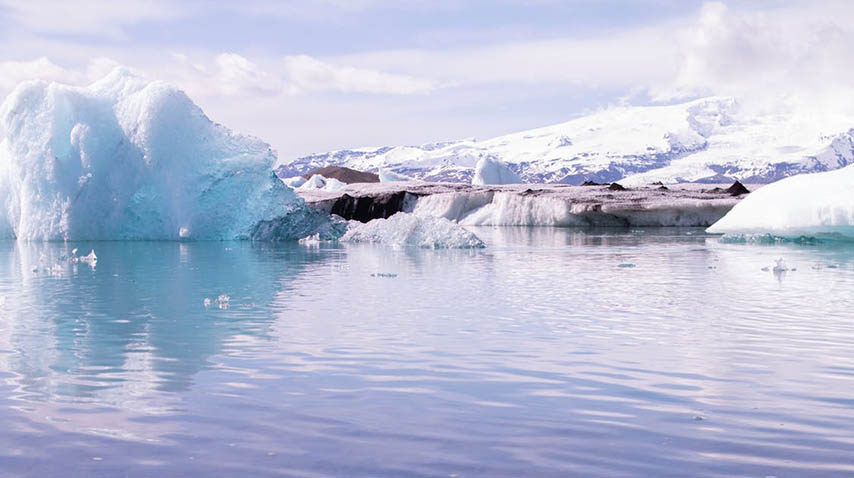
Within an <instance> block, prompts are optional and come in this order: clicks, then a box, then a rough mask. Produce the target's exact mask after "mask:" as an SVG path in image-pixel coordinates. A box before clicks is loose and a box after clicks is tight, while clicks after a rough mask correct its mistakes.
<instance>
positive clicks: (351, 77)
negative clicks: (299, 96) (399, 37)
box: [284, 55, 437, 95]
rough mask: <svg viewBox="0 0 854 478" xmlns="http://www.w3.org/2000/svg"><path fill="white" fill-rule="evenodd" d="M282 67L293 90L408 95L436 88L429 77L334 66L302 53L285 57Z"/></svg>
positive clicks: (427, 91)
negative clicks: (423, 77)
mask: <svg viewBox="0 0 854 478" xmlns="http://www.w3.org/2000/svg"><path fill="white" fill-rule="evenodd" d="M284 66H285V71H284V76H285V78H286V79H287V81H288V82H289V83H290V90H291V92H294V93H298V92H304V91H311V92H322V91H337V92H342V93H374V94H393V95H411V94H422V93H429V92H430V91H433V90H434V89H436V87H437V86H436V85H435V84H434V83H433V82H431V81H429V80H425V79H421V78H416V77H413V76H408V75H395V74H390V73H384V72H382V71H377V70H371V69H367V68H354V67H349V66H338V65H334V64H331V63H327V62H324V61H321V60H318V59H316V58H312V57H310V56H306V55H297V56H288V57H286V58H285V59H284Z"/></svg>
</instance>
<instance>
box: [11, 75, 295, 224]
mask: <svg viewBox="0 0 854 478" xmlns="http://www.w3.org/2000/svg"><path fill="white" fill-rule="evenodd" d="M274 163H275V155H274V153H273V151H272V150H271V149H270V147H269V145H267V144H266V143H264V142H263V141H260V140H258V139H256V138H252V137H249V136H243V135H240V134H237V133H234V132H232V131H230V130H229V129H228V128H226V127H224V126H221V125H219V124H216V123H214V122H212V121H211V120H210V119H208V117H207V116H205V114H204V113H203V112H202V110H201V109H200V108H199V107H198V106H196V105H195V104H194V103H193V102H192V101H191V100H190V98H189V97H187V95H186V94H184V92H182V91H180V90H178V89H176V88H175V87H173V86H170V85H168V84H166V83H162V82H158V81H147V80H145V79H142V78H140V77H138V76H136V75H134V74H132V73H130V72H129V71H127V70H125V69H121V68H119V69H116V70H115V71H113V72H112V73H110V74H109V75H108V76H107V77H105V78H104V79H102V80H100V81H98V82H96V83H93V84H92V85H90V86H88V87H75V86H67V85H62V84H58V83H47V82H42V81H32V82H26V83H23V84H21V85H20V86H18V88H16V89H15V90H14V91H13V92H12V93H11V94H10V95H9V96H8V97H7V98H6V100H5V101H4V102H3V104H2V106H0V234H2V236H3V237H6V238H13V237H17V238H18V239H21V240H76V239H172V240H177V239H184V240H186V239H241V238H249V237H250V236H251V233H252V230H253V228H254V227H255V226H256V225H257V224H258V223H259V222H260V221H273V220H275V219H276V218H281V217H284V216H289V218H290V220H292V221H293V220H295V219H296V218H295V215H299V214H300V213H301V211H302V210H304V209H305V206H304V202H303V201H302V200H301V199H300V198H298V197H297V196H296V195H295V193H294V192H293V191H292V190H291V189H290V188H288V187H287V186H285V184H283V183H282V182H281V181H280V180H278V179H277V178H276V177H275V176H274V175H273V174H272V172H271V170H272V166H273V164H274Z"/></svg>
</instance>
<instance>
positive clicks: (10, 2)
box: [0, 0, 187, 37]
mask: <svg viewBox="0 0 854 478" xmlns="http://www.w3.org/2000/svg"><path fill="white" fill-rule="evenodd" d="M179 5H180V4H179V3H177V2H164V1H162V0H161V1H157V0H122V1H120V2H116V1H112V0H78V1H74V2H70V1H65V0H39V1H37V2H34V1H30V0H0V9H5V10H6V11H7V12H8V15H9V16H10V18H11V19H12V20H13V22H14V24H15V25H16V26H17V27H18V28H20V29H23V30H24V31H27V32H36V33H47V34H58V33H71V34H80V35H90V36H107V37H121V36H122V35H123V31H122V27H123V26H125V25H128V24H134V23H138V22H141V21H146V20H168V19H173V18H178V17H180V16H182V15H184V14H186V12H187V10H186V9H185V8H180V7H179Z"/></svg>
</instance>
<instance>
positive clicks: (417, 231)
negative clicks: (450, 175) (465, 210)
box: [341, 212, 484, 249]
mask: <svg viewBox="0 0 854 478" xmlns="http://www.w3.org/2000/svg"><path fill="white" fill-rule="evenodd" d="M341 241H344V242H347V241H349V242H370V243H377V244H385V245H389V246H394V247H403V246H416V247H422V248H427V249H471V248H479V247H484V244H483V241H481V240H480V239H479V238H478V237H477V236H475V235H474V234H472V233H471V232H469V231H467V230H466V229H464V228H463V227H462V226H459V225H457V224H455V223H453V222H451V221H449V220H447V219H445V218H437V217H427V216H416V215H414V214H408V213H404V212H399V213H397V214H395V215H393V216H391V217H389V218H388V219H374V220H373V221H370V222H367V223H364V224H362V223H360V222H356V221H351V222H350V227H349V229H348V230H347V233H346V234H344V236H343V237H341Z"/></svg>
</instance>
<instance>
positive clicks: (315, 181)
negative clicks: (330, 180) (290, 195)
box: [299, 174, 326, 190]
mask: <svg viewBox="0 0 854 478" xmlns="http://www.w3.org/2000/svg"><path fill="white" fill-rule="evenodd" d="M324 187H326V178H324V177H323V175H322V174H315V175H313V176H312V177H310V178H308V181H305V182H304V183H302V184H301V185H300V186H299V189H303V190H311V189H323V188H324Z"/></svg>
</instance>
